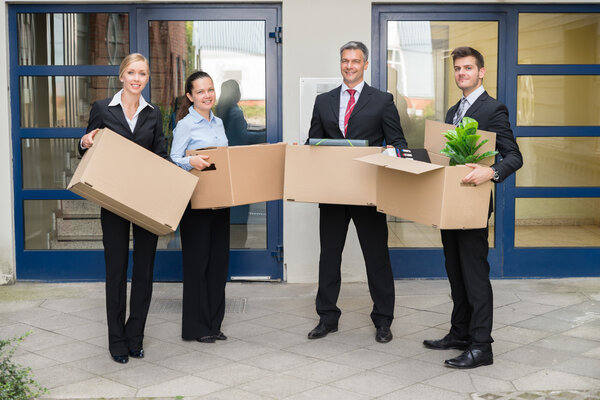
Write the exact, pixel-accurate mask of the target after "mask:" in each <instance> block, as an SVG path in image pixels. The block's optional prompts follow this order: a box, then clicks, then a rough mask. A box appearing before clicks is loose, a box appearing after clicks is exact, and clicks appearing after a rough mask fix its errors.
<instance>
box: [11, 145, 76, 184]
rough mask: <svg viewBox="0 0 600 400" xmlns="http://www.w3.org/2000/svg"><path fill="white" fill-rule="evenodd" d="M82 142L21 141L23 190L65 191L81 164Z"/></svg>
mask: <svg viewBox="0 0 600 400" xmlns="http://www.w3.org/2000/svg"><path fill="white" fill-rule="evenodd" d="M78 143H79V139H72V138H56V139H37V138H35V139H21V154H22V159H23V189H65V188H66V187H67V185H68V183H69V181H70V180H71V176H73V173H74V172H75V169H76V168H77V165H78V164H79V158H78V156H79V151H78V149H77V147H78Z"/></svg>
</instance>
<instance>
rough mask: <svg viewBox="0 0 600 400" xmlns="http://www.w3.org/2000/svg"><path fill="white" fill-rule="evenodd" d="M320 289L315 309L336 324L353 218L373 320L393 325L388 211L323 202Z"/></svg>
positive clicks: (323, 320) (328, 320) (321, 208)
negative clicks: (348, 234) (343, 266)
mask: <svg viewBox="0 0 600 400" xmlns="http://www.w3.org/2000/svg"><path fill="white" fill-rule="evenodd" d="M319 208H320V220H319V233H320V240H321V256H320V259H319V291H318V292H317V299H316V308H317V313H318V314H319V317H320V319H321V322H323V323H325V324H326V325H336V324H337V322H338V320H339V318H340V315H341V311H340V309H339V308H338V307H337V305H336V303H337V300H338V297H339V294H340V285H341V282H342V276H341V271H340V269H341V264H342V251H343V250H344V244H345V243H346V234H347V233H348V224H349V223H350V220H351V219H352V220H353V221H354V225H355V226H356V231H357V233H358V240H359V242H360V247H361V249H362V253H363V257H364V259H365V264H366V268H367V279H368V283H369V292H370V293H371V299H372V300H373V311H372V312H371V319H372V320H373V323H374V324H375V326H376V327H379V326H390V325H391V324H392V320H393V319H394V301H395V292H394V277H393V275H392V265H391V262H390V253H389V249H388V227H387V222H386V217H385V214H382V213H379V212H377V209H376V208H375V207H369V206H349V205H336V204H320V205H319Z"/></svg>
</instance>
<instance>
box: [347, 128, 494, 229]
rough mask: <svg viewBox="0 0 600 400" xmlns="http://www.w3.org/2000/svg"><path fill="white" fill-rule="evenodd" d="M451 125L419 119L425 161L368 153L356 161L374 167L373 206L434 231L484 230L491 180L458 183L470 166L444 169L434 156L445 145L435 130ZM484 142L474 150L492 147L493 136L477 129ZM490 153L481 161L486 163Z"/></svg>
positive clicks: (446, 160)
mask: <svg viewBox="0 0 600 400" xmlns="http://www.w3.org/2000/svg"><path fill="white" fill-rule="evenodd" d="M448 129H454V127H453V126H452V125H448V124H443V123H440V122H435V121H426V122H425V148H426V149H427V151H428V153H429V157H430V159H431V164H429V163H424V162H421V161H413V160H408V159H403V158H396V157H390V156H387V155H383V154H373V155H370V156H366V157H361V158H360V159H359V160H360V161H363V162H366V163H369V164H371V165H377V166H378V167H379V168H378V173H377V209H378V210H379V211H381V212H384V213H386V214H390V215H394V216H397V217H401V218H406V219H408V220H411V221H415V222H419V223H422V224H425V225H431V226H433V227H436V228H440V229H473V228H485V226H486V225H487V220H488V210H489V203H490V193H491V190H492V182H486V183H484V184H483V185H479V186H471V185H465V184H462V183H461V179H462V178H463V177H464V176H465V175H467V174H468V173H469V172H470V171H471V168H469V167H466V166H464V165H457V166H454V167H450V166H448V165H449V158H448V157H445V156H443V155H441V154H440V150H441V149H442V148H443V147H444V145H445V143H446V138H445V137H444V136H443V135H442V134H441V133H442V132H445V131H446V130H448ZM477 133H478V134H479V135H481V139H480V140H483V139H488V140H489V141H488V142H487V143H486V144H485V145H483V146H482V147H481V149H480V150H479V152H486V151H489V150H494V148H495V143H496V134H495V133H492V132H486V131H481V130H478V131H477ZM493 161H494V158H493V157H489V158H487V159H484V160H483V161H482V163H484V164H486V165H491V164H492V163H493Z"/></svg>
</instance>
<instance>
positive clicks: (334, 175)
mask: <svg viewBox="0 0 600 400" xmlns="http://www.w3.org/2000/svg"><path fill="white" fill-rule="evenodd" d="M381 150H382V149H381V148H380V147H337V146H303V145H300V146H288V147H287V150H286V155H285V186H284V193H283V198H284V199H285V200H288V201H300V202H308V203H329V204H351V205H375V202H376V195H377V191H376V187H377V186H376V184H377V167H376V166H374V165H369V164H366V163H361V162H358V161H356V160H355V159H356V158H358V157H362V156H366V155H368V154H375V153H379V152H381Z"/></svg>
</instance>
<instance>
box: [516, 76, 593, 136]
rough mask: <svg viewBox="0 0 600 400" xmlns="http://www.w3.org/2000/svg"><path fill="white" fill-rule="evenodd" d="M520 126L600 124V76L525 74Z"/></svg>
mask: <svg viewBox="0 0 600 400" xmlns="http://www.w3.org/2000/svg"><path fill="white" fill-rule="evenodd" d="M517 85H518V86H517V125H521V126H577V125H582V126H590V125H592V126H593V125H600V76H596V75H536V76H532V75H521V76H519V77H518V80H517Z"/></svg>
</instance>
